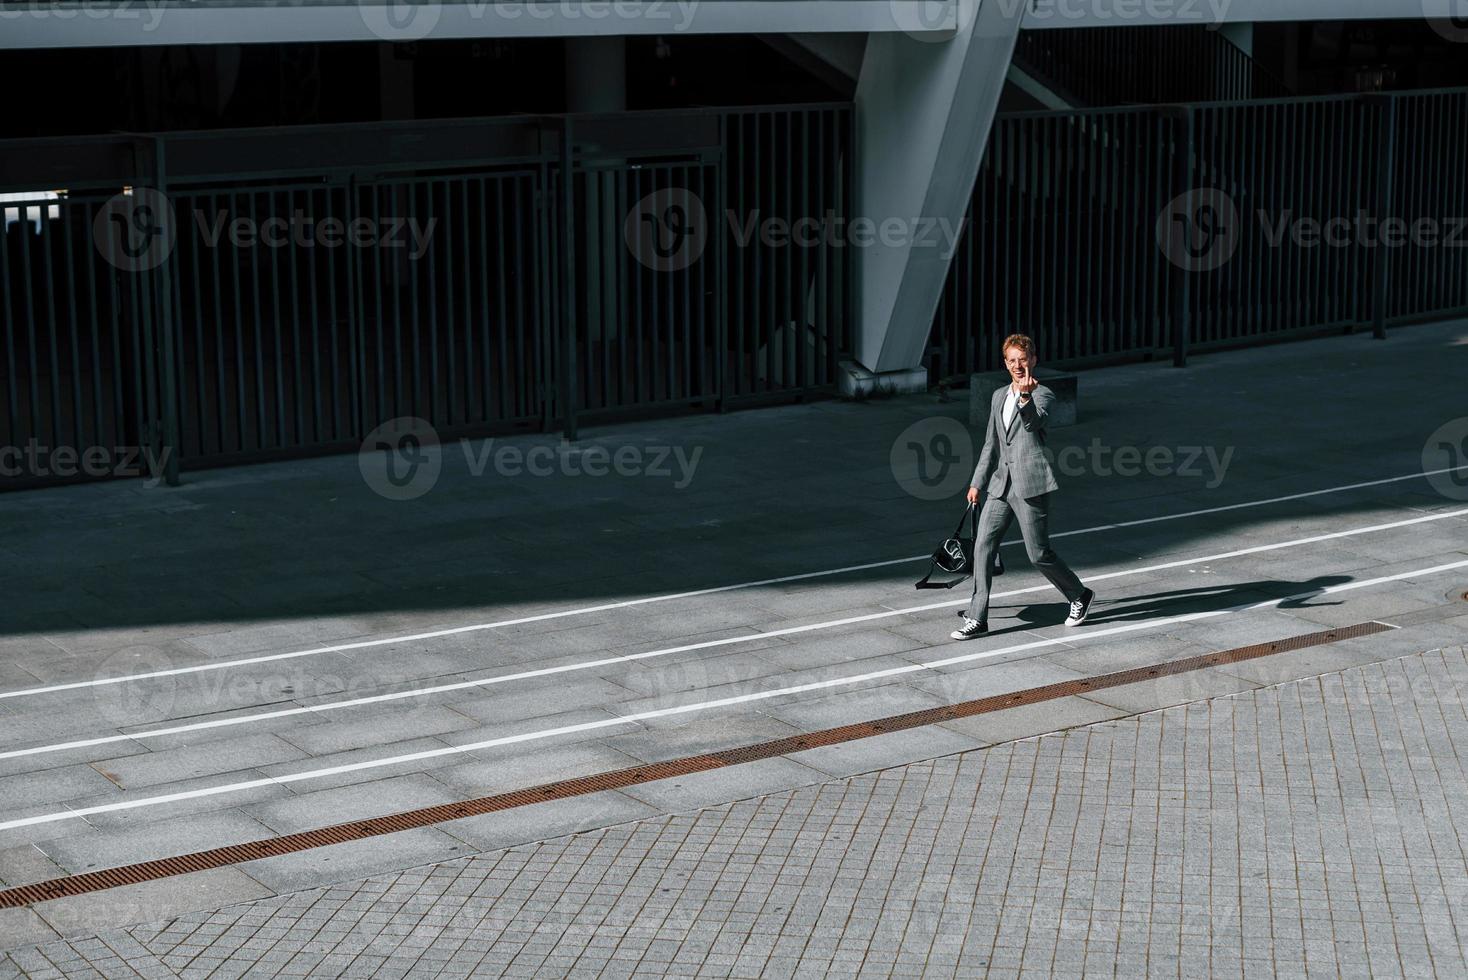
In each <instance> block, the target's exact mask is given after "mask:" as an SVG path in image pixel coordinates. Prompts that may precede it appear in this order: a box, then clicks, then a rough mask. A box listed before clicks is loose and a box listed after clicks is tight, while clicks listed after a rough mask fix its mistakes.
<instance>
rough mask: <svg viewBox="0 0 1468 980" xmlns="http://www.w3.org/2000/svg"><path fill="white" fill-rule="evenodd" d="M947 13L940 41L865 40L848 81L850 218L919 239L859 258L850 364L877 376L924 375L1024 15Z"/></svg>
mask: <svg viewBox="0 0 1468 980" xmlns="http://www.w3.org/2000/svg"><path fill="white" fill-rule="evenodd" d="M956 2H957V6H958V26H957V29H956V30H955V31H954V32H953V33H952V35H951V36H949V37H946V38H942V37H937V36H935V35H932V34H919V33H914V34H912V35H908V34H905V33H900V32H894V33H886V34H873V35H871V36H870V37H869V38H868V40H867V49H866V54H865V56H864V58H863V60H862V67H861V76H860V78H859V79H858V80H857V86H856V127H857V153H858V156H857V168H856V169H857V188H856V214H855V215H853V217H855V218H866V219H868V220H870V221H873V222H875V223H876V225H877V227H878V228H880V227H881V224H882V222H883V221H884V220H888V219H897V220H898V221H900V222H903V223H905V224H906V225H907V227H908V228H909V229H910V230H912V231H923V230H924V228H925V227H926V230H927V234H925V235H922V236H920V237H916V238H915V236H914V234H911V233H909V234H907V235H906V236H905V237H904V239H903V240H902V241H901V242H897V243H893V244H882V243H881V242H880V241H879V242H878V243H877V244H873V245H870V246H865V247H860V248H857V249H856V265H857V276H858V282H859V283H860V286H859V290H858V295H859V300H860V301H859V303H858V308H857V311H856V315H857V317H858V319H857V323H856V329H855V332H854V335H855V348H856V349H855V351H854V353H855V355H856V360H857V361H858V362H860V364H861V366H862V367H864V368H867V369H869V370H870V371H873V372H877V373H878V374H879V375H880V374H884V373H886V372H903V371H910V370H911V369H913V368H915V367H918V366H920V365H921V362H922V355H923V350H924V348H925V347H926V346H927V340H928V334H929V332H930V330H931V328H932V324H933V315H934V313H935V312H936V310H937V308H938V299H939V297H940V295H941V294H942V290H943V283H944V281H945V280H946V278H947V276H948V268H949V266H950V265H951V263H952V249H953V244H952V243H951V241H950V239H956V237H957V234H958V233H959V232H960V231H961V227H962V226H961V224H960V222H961V221H962V220H963V214H964V210H965V208H966V207H967V205H968V200H969V196H970V195H971V194H972V193H973V187H974V181H975V179H976V178H977V177H978V173H979V164H980V162H981V161H982V159H983V155H984V150H985V147H986V146H987V145H988V140H989V129H990V127H991V126H992V125H993V122H994V114H995V112H996V111H997V109H998V106H999V96H1000V94H1001V92H1002V91H1003V88H1004V79H1005V76H1006V74H1007V73H1008V71H1009V64H1010V60H1011V58H1012V57H1013V55H1014V46H1015V41H1016V39H1017V38H1018V36H1019V28H1020V23H1021V21H1022V20H1023V18H1024V15H1025V10H1026V8H1027V7H1028V6H1029V5H1028V4H1027V3H1015V2H1013V0H982V2H980V0H956ZM915 220H917V221H919V222H921V223H919V224H917V225H916V226H914V225H913V222H914V221H915ZM915 241H916V244H914V242H915Z"/></svg>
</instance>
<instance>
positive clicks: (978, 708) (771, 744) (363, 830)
mask: <svg viewBox="0 0 1468 980" xmlns="http://www.w3.org/2000/svg"><path fill="white" fill-rule="evenodd" d="M1394 628H1395V627H1393V626H1389V625H1387V624H1385V623H1378V622H1374V621H1373V622H1367V623H1357V624H1356V625H1354V626H1340V627H1336V628H1334V629H1328V630H1321V631H1319V632H1316V633H1306V634H1303V635H1301V636H1294V637H1290V638H1288V639H1284V640H1276V641H1274V642H1272V643H1259V644H1255V645H1254V646H1247V647H1237V648H1235V649H1233V650H1223V651H1220V652H1217V653H1206V654H1201V655H1199V656H1196V657H1187V658H1184V659H1182V660H1174V661H1171V662H1168V663H1160V664H1151V665H1149V666H1146V667H1135V668H1133V669H1131V670H1121V671H1117V672H1115V673H1111V674H1100V675H1098V676H1096V677H1088V678H1085V679H1082V680H1074V681H1062V682H1058V683H1055V684H1044V685H1041V686H1039V687H1031V688H1026V689H1025V690H1022V691H1015V692H1013V693H1010V694H995V695H991V696H989V697H985V698H978V699H976V700H973V701H964V702H961V703H959V704H951V705H946V706H944V707H941V708H925V709H923V710H922V711H910V712H908V713H906V714H901V715H893V716H891V717H889V718H879V719H877V720H876V721H866V722H861V723H859V724H855V725H842V726H841V727H839V728H826V729H822V730H821V731H816V732H809V733H807V734H804V735H793V736H790V737H787V738H779V739H774V740H772V741H768V742H759V743H756V744H754V745H746V746H743V747H740V748H734V749H725V750H724V751H722V752H709V753H707V754H704V755H694V756H687V757H684V758H681V759H670V760H668V761H666V762H653V763H648V764H646V765H641V766H632V767H631V768H628V769H618V770H615V771H613V772H604V773H597V774H595V775H591V776H580V777H577V778H575V779H563V780H559V781H557V782H553V783H546V784H544V785H541V786H534V787H531V788H529V789H522V790H516V791H515V792H513V793H500V794H497V795H495V796H481V797H479V798H478V799H473V800H464V801H462V802H459V803H444V804H440V805H438V806H430V807H424V808H422V809H419V810H408V811H406V812H403V813H397V814H393V815H391V816H386V817H374V818H372V819H370V820H355V821H352V822H351V823H343V824H337V825H336V826H333V827H322V828H320V829H318V830H308V831H303V832H301V833H295V834H285V835H283V836H280V837H272V838H270V839H269V840H262V841H254V842H252V843H248V844H232V845H230V846H228V847H216V848H212V849H210V850H207V851H196V852H195V853H193V854H184V855H181V856H179V857H171V858H161V859H159V860H154V861H143V862H140V863H138V864H129V865H125V866H123V867H118V868H108V869H105V870H102V871H88V872H85V873H83V874H77V875H70V876H68V877H65V878H53V879H51V880H49V881H41V882H36V883H34V884H30V885H20V886H17V887H15V888H7V889H5V890H4V891H0V908H18V907H21V906H25V905H30V904H33V903H35V902H44V901H48V900H51V899H56V898H68V897H71V896H74V895H83V894H86V893H88V892H95V891H102V890H105V889H108V888H116V887H118V886H121V885H132V884H137V883H139V882H144V881H154V880H157V879H159V878H169V877H173V876H175V875H182V874H188V873H190V872H193V871H205V870H208V869H210V868H219V867H224V866H226V865H232V864H239V863H242V862H245V861H253V860H256V859H258V858H266V857H275V856H277V855H281V854H291V853H294V852H296V851H305V850H310V849H311V848H315V847H326V846H328V845H331V844H341V843H345V842H347V841H354V840H362V839H364V838H367V837H377V836H379V835H382V834H391V833H396V832H397V831H400V830H412V829H414V828H416V827H427V826H431V825H433V824H438V823H443V822H445V821H449V820H458V819H459V818H461V817H473V816H479V815H481V814H486V813H496V812H498V811H501V810H510V809H514V808H515V807H521V806H529V805H530V804H532V803H544V802H546V801H549V800H564V799H567V798H569V797H573V796H583V795H586V794H588V793H597V792H600V791H602V790H607V789H620V788H622V787H624V786H634V785H636V784H638V783H647V782H652V781H653V780H657V779H667V778H668V777H670V776H684V775H688V774H689V773H695V772H704V771H706V770H709V769H719V768H722V767H724V766H737V765H739V764H741V763H745V762H755V761H758V760H760V759H769V758H773V757H775V756H782V755H788V754H790V753H792V752H801V751H804V750H806V749H815V748H821V747H823V746H827V745H837V744H839V743H842V742H850V741H853V740H855V739H860V738H869V737H871V736H873V735H881V734H884V733H887V732H897V731H902V730H904V729H909V728H918V727H921V726H923V725H934V724H937V723H939V722H944V721H953V720H954V719H957V718H968V717H972V716H973V715H982V714H987V713H989V712H993V711H1002V710H1003V709H1005V708H1014V707H1019V706H1021V705H1026V704H1036V703H1038V702H1041V701H1051V700H1054V699H1056V698H1064V697H1070V696H1072V695H1076V694H1085V693H1087V692H1088V691H1100V690H1104V689H1105V688H1109V687H1120V686H1122V685H1124V684H1136V683H1138V682H1139V681H1147V680H1154V679H1157V678H1160V677H1169V676H1172V675H1174V674H1182V673H1186V672H1188V671H1193V670H1202V669H1204V668H1207V667H1218V666H1221V665H1224V664H1233V663H1239V662H1240V661H1244V660H1255V659H1258V658H1260V657H1268V656H1270V655H1272V654H1276V653H1287V652H1289V651H1291V650H1300V649H1303V648H1305V647H1313V646H1321V645H1323V644H1327V643H1335V642H1337V641H1339V640H1349V639H1353V638H1355V637H1359V636H1369V635H1371V634H1373V633H1381V632H1384V631H1386V630H1390V629H1394Z"/></svg>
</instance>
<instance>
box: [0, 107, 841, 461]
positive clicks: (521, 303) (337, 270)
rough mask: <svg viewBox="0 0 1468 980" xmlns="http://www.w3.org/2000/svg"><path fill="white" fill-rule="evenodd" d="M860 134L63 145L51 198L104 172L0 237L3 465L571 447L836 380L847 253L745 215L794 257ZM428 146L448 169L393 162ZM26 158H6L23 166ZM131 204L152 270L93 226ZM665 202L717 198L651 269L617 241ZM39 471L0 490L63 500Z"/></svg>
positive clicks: (669, 133) (459, 135)
mask: <svg viewBox="0 0 1468 980" xmlns="http://www.w3.org/2000/svg"><path fill="white" fill-rule="evenodd" d="M405 126H406V127H409V128H411V131H409V129H405ZM629 126H630V127H632V129H631V130H629V129H628V127H629ZM639 126H640V127H641V129H637V127H639ZM566 131H569V132H570V134H571V139H570V140H569V141H567V140H564V139H562V138H561V134H562V133H564V132H566ZM851 135H852V134H851V115H850V106H849V105H844V104H834V105H814V106H776V107H739V108H735V109H696V110H676V111H672V112H669V113H656V112H655V113H627V114H623V115H621V116H618V117H616V118H603V119H596V118H594V117H587V119H586V121H585V122H584V123H583V122H582V121H580V120H579V119H578V118H568V117H544V118H542V117H525V118H515V119H497V120H483V121H474V120H446V121H442V122H429V123H414V124H402V125H396V124H395V125H387V126H384V127H382V132H381V133H379V132H378V131H377V130H376V129H375V128H374V127H372V126H339V127H297V128H286V129H261V130H231V131H224V132H221V133H189V134H170V135H168V136H151V135H147V134H135V135H127V136H124V137H110V138H101V137H98V138H79V139H77V140H75V141H74V142H75V143H76V144H77V145H76V146H75V147H73V146H72V144H71V143H65V145H62V144H60V143H58V144H57V145H55V146H52V145H51V144H49V143H47V144H45V145H44V146H42V147H41V149H42V151H43V152H44V153H46V154H49V156H48V160H50V161H52V163H51V164H50V165H49V167H42V166H39V165H37V166H35V167H34V168H33V170H34V173H35V174H36V180H37V182H38V183H41V182H43V181H48V180H50V179H51V178H52V177H57V182H58V183H59V182H61V178H60V177H59V176H58V175H59V174H60V172H61V171H63V170H66V168H67V167H68V166H70V164H69V163H67V162H66V161H71V160H79V159H91V157H89V156H87V152H88V150H90V149H92V148H93V147H94V146H95V147H98V148H101V149H103V150H105V151H106V152H107V153H108V154H110V156H107V157H99V158H98V160H99V161H100V162H97V163H96V165H95V166H93V167H92V170H95V171H97V173H98V174H100V175H101V176H98V177H97V179H96V180H95V181H93V183H92V184H91V185H89V184H87V183H86V182H85V181H82V180H72V179H66V181H65V182H66V183H68V184H70V185H71V186H70V189H69V190H68V191H65V192H62V193H61V194H60V196H59V197H56V198H55V199H50V198H44V199H41V198H39V197H38V199H37V200H34V201H33V200H30V199H27V200H23V201H12V202H6V204H5V206H6V207H9V208H11V209H13V210H15V211H16V212H17V213H19V214H21V215H23V219H22V220H17V221H14V222H9V223H7V226H6V230H5V233H4V234H3V235H0V290H3V291H0V438H3V439H4V440H5V442H4V443H3V444H0V450H6V454H5V457H4V458H0V465H3V464H4V463H5V462H6V460H8V459H9V457H10V455H12V454H11V452H10V451H9V449H10V447H23V446H25V445H27V444H31V443H35V444H37V445H40V446H43V447H49V448H51V449H54V448H55V447H58V446H60V447H63V448H66V447H70V448H69V449H68V450H67V451H71V452H74V453H75V454H80V453H82V452H85V451H86V450H88V449H91V448H96V447H102V446H105V447H110V451H111V453H112V456H124V455H125V454H131V456H127V457H126V458H124V459H123V462H130V463H131V464H133V466H134V470H136V469H137V466H136V464H137V462H138V460H137V459H136V458H133V457H136V456H137V455H138V454H139V452H140V450H144V449H146V450H147V451H148V454H149V455H150V456H151V457H152V458H154V459H156V460H158V464H157V465H150V466H149V467H148V468H147V472H149V473H150V474H151V475H156V476H160V477H163V478H167V479H170V480H172V479H174V478H176V474H177V470H178V467H179V466H183V467H184V468H189V467H199V466H209V465H219V464H223V463H235V462H246V461H251V460H259V459H268V458H278V457H282V456H293V455H302V454H309V453H319V452H331V451H341V450H350V449H354V448H356V447H357V446H359V445H360V443H361V440H362V439H363V438H364V436H365V435H366V434H367V433H368V432H370V431H371V430H372V429H374V428H375V427H377V426H378V425H381V424H383V423H385V422H389V421H392V420H394V419H400V418H403V417H405V416H411V417H413V418H416V419H421V420H423V421H424V422H426V423H428V424H429V425H431V426H432V427H433V428H434V429H435V430H437V431H438V432H439V434H440V435H449V434H487V433H490V432H498V431H507V430H514V429H520V428H525V427H540V428H543V429H544V428H552V427H563V428H564V429H565V431H566V432H567V434H568V435H572V436H574V433H575V431H576V427H577V424H578V422H585V421H595V420H600V419H610V418H613V417H616V416H618V415H621V414H623V413H641V412H667V411H673V410H681V409H683V408H687V407H694V408H703V409H706V410H709V409H712V410H718V409H722V408H724V407H726V406H727V405H730V404H739V403H742V402H747V401H750V400H753V399H762V398H773V399H790V398H798V397H801V396H802V395H803V394H804V393H806V392H809V391H815V390H830V389H832V388H833V387H834V381H835V374H836V362H837V358H838V357H839V356H840V355H841V354H842V353H843V352H846V351H849V349H850V345H851V324H850V309H851V305H850V295H851V293H850V290H851V282H852V277H851V257H850V256H851V251H852V250H851V249H850V248H846V247H844V246H843V244H842V243H841V242H840V241H833V240H829V239H825V238H820V239H818V240H817V241H816V242H815V243H813V244H811V245H808V246H798V245H794V244H791V243H790V242H788V241H770V240H767V239H766V238H765V237H764V236H763V235H761V234H759V233H757V234H756V235H755V237H754V238H753V239H751V240H749V241H744V240H743V239H742V238H740V237H739V236H738V235H736V234H735V232H736V231H737V230H739V228H740V225H741V223H742V221H743V220H744V219H747V218H751V217H752V218H753V219H754V220H755V221H756V222H769V221H771V220H774V221H778V222H783V223H784V225H785V227H786V232H787V234H786V237H787V238H788V229H789V227H791V226H794V225H797V224H798V223H799V222H800V221H802V220H803V219H807V218H809V217H814V218H817V219H824V220H831V219H834V220H835V222H836V223H837V225H838V226H839V225H842V224H843V223H844V221H845V220H846V219H847V218H849V216H850V207H851V192H852V179H851V175H852V168H853V166H854V162H853V159H852V153H851V149H852V142H851ZM685 137H686V138H688V139H691V140H692V142H691V143H690V144H689V148H686V149H685V148H683V147H682V146H681V145H680V142H679V141H680V140H682V139H685ZM89 139H90V142H89V141H88V140H89ZM426 142H432V143H433V144H434V145H435V146H436V147H437V148H438V153H437V154H435V153H434V152H431V151H427V150H425V151H422V152H421V153H420V155H419V157H417V158H414V157H413V156H412V155H411V154H404V153H402V152H400V151H399V150H398V149H397V147H398V146H399V145H408V146H413V147H415V148H416V147H417V146H419V145H421V144H424V143H426ZM607 143H610V144H612V145H613V148H612V149H611V150H608V149H607V148H606V146H605V145H603V144H607ZM583 144H584V145H583ZM33 152H35V151H34V146H33V145H32V144H30V143H27V144H26V145H24V146H22V145H20V144H12V145H7V144H5V143H0V154H8V155H7V156H6V157H5V160H6V161H7V162H19V163H25V162H26V161H27V160H28V158H29V155H30V154H32V153H33ZM129 154H130V158H131V160H132V164H131V167H130V169H124V168H123V167H122V165H121V164H120V163H119V161H121V160H123V159H125V158H128V157H129ZM312 160H319V161H327V160H329V161H330V162H322V163H321V165H320V166H312V165H311V164H310V163H309V162H307V161H312ZM277 161H284V165H283V166H282V165H281V164H280V163H277ZM354 161H355V162H354ZM277 168H278V169H277ZM83 169H85V168H83ZM20 170H21V168H20V167H18V166H17V167H11V168H10V169H9V170H8V172H7V176H10V175H13V174H15V173H18V172H20ZM567 173H569V175H570V176H569V179H563V174H567ZM123 185H129V186H133V185H136V186H137V187H138V188H140V189H141V190H145V191H149V192H157V193H158V194H159V195H160V199H161V200H162V201H163V202H165V203H164V204H163V206H164V207H166V208H167V209H168V210H169V211H170V213H171V214H172V226H173V233H174V236H175V237H174V239H173V242H172V246H171V247H170V248H169V249H168V250H167V251H166V253H165V254H164V255H163V257H162V260H161V261H159V262H156V263H153V264H150V265H148V266H147V267H146V268H141V267H140V268H136V269H133V268H129V267H128V263H127V262H123V263H122V264H121V265H119V264H118V263H116V262H109V261H106V260H105V259H104V257H103V254H102V253H103V250H102V249H100V248H99V243H98V240H97V234H96V233H95V231H94V228H93V222H94V220H95V219H96V218H97V215H98V214H99V212H101V211H102V210H103V209H104V208H106V207H108V206H112V205H115V204H116V201H117V198H118V194H119V190H120V189H121V188H122V186H123ZM11 186H13V184H12V185H11ZM43 186H44V185H43ZM88 186H95V187H96V190H95V191H88V190H86V188H87V187H88ZM673 191H677V192H679V193H683V194H688V195H692V196H693V197H694V198H696V199H697V200H698V201H699V202H701V206H702V207H703V209H704V210H705V213H706V214H705V220H706V222H707V228H706V229H705V230H706V232H707V241H706V244H705V246H704V248H703V250H702V252H701V254H700V255H699V256H698V257H697V258H696V260H695V261H692V262H690V263H687V264H686V265H683V266H680V267H678V268H664V267H660V266H659V265H658V264H656V263H653V264H648V263H645V262H642V261H640V260H639V259H638V257H637V255H636V253H635V252H634V251H633V250H631V249H630V248H629V244H628V241H627V240H626V235H625V228H624V226H625V224H626V219H627V216H628V215H629V214H631V213H633V212H634V211H635V210H636V208H637V205H638V202H639V201H641V200H642V199H643V198H645V197H647V196H648V195H653V196H657V195H658V194H666V193H669V192H673ZM736 198H737V199H738V200H739V201H740V202H741V206H743V207H746V208H749V209H751V210H750V212H749V213H748V214H745V215H736V214H735V213H734V205H733V203H732V202H733V200H734V199H736ZM37 207H40V208H42V209H43V211H44V214H43V213H42V212H38V211H37V210H36V208H37ZM50 209H54V216H52V213H51V210H50ZM33 215H35V216H36V223H35V224H34V225H33V224H32V223H31V220H30V219H31V217H32V216H33ZM123 220H125V221H126V220H131V219H130V218H128V217H127V216H126V215H124V216H123ZM328 225H329V226H331V227H333V228H335V241H334V242H333V243H328V242H326V241H324V240H322V239H321V238H320V236H321V234H322V232H323V229H324V227H325V226H328ZM359 226H360V229H359ZM359 230H360V233H361V234H365V235H366V241H359V240H358V239H357V238H355V237H354V235H356V234H357V233H358V231H359ZM109 458H111V457H109ZM34 469H35V468H34V467H32V470H34ZM122 469H123V467H118V471H119V472H121V471H122ZM24 475H25V477H26V479H25V480H21V479H18V478H12V477H11V476H9V475H8V474H7V473H0V486H3V487H11V486H19V485H31V484H36V483H41V484H44V483H48V482H54V476H53V475H51V474H49V473H46V472H29V473H27V474H24ZM87 475H90V476H98V475H105V473H102V472H93V473H90V474H87Z"/></svg>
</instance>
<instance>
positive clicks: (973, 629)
mask: <svg viewBox="0 0 1468 980" xmlns="http://www.w3.org/2000/svg"><path fill="white" fill-rule="evenodd" d="M987 632H989V624H988V623H981V622H979V620H977V619H969V618H968V617H967V616H965V617H963V625H962V626H960V627H959V628H958V629H956V630H954V631H953V632H952V633H949V634H948V635H949V636H950V637H952V638H953V639H955V640H972V639H973V638H974V637H976V636H983V635H984V634H985V633H987Z"/></svg>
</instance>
